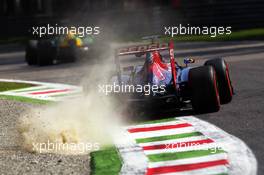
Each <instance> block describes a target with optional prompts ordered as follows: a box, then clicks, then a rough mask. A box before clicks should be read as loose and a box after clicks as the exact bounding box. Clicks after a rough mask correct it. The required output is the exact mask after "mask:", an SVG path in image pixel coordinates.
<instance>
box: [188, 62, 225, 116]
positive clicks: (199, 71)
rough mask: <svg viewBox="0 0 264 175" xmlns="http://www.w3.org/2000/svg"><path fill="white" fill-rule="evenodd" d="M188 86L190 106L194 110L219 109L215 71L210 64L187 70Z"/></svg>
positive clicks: (204, 111) (210, 110) (199, 111)
mask: <svg viewBox="0 0 264 175" xmlns="http://www.w3.org/2000/svg"><path fill="white" fill-rule="evenodd" d="M189 86H190V90H191V101H192V106H193V109H194V110H195V111H196V112H198V113H206V112H217V111H219V109H220V98H219V93H218V88H217V80H216V73H215V70H214V68H213V67H212V66H201V67H197V68H192V69H191V70H190V72H189Z"/></svg>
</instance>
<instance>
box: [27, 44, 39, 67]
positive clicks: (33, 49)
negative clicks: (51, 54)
mask: <svg viewBox="0 0 264 175" xmlns="http://www.w3.org/2000/svg"><path fill="white" fill-rule="evenodd" d="M37 45H38V41H37V40H29V41H28V43H27V46H26V57H25V60H26V62H27V64H28V65H35V64H37V56H38V53H37Z"/></svg>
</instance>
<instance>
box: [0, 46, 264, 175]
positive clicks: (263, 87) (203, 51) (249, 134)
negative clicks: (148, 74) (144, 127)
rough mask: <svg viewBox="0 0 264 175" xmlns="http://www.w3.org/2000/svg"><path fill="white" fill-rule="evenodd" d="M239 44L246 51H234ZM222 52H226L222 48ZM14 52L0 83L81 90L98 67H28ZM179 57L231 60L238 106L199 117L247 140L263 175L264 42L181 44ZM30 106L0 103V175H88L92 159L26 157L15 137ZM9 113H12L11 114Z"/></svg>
mask: <svg viewBox="0 0 264 175" xmlns="http://www.w3.org/2000/svg"><path fill="white" fill-rule="evenodd" d="M240 45H242V46H243V47H235V46H240ZM218 47H224V48H223V49H217V48H218ZM6 48H8V49H6ZM9 48H10V47H9V46H7V47H3V48H0V52H2V53H1V54H0V78H5V79H22V80H35V81H45V82H56V83H69V84H76V85H78V84H79V83H80V82H81V81H82V79H83V78H85V76H86V74H87V72H88V71H89V69H91V68H92V66H94V64H88V63H85V64H83V63H73V64H61V65H55V66H47V67H29V66H27V65H26V64H25V63H24V61H23V59H24V58H23V57H24V52H23V50H22V49H21V48H20V47H19V48H18V49H14V50H12V49H9ZM186 48H188V49H187V50H186ZM176 53H179V54H178V55H179V57H180V58H182V57H184V56H193V57H195V58H199V60H198V61H197V64H202V63H203V61H204V60H205V59H207V58H212V57H218V56H222V57H224V58H225V59H226V60H227V62H228V63H229V67H230V75H231V79H232V83H233V86H234V89H235V93H236V95H235V96H234V98H233V101H232V102H231V103H230V104H227V105H224V106H222V107H221V110H220V111H219V112H217V113H210V114H200V115H195V116H197V117H199V118H201V119H203V120H206V121H209V122H210V123H212V124H215V125H216V126H218V127H220V128H222V129H223V130H225V131H227V132H228V133H230V134H232V135H235V136H237V137H238V138H240V139H242V140H243V141H244V142H245V143H246V144H247V145H248V146H249V147H250V148H251V149H252V151H253V152H254V154H255V155H256V158H257V160H258V174H259V175H262V174H264V166H263V165H264V146H263V145H264V137H263V133H264V42H263V41H243V42H231V43H230V42H224V43H209V44H208V43H182V44H179V45H177V47H176ZM137 59H138V58H137ZM137 59H135V60H137ZM132 62H133V61H132ZM135 62H137V61H135ZM107 64H109V65H110V64H111V63H107ZM98 71H99V70H98ZM30 107H34V106H33V105H24V104H20V103H17V102H15V103H14V102H10V101H1V108H0V114H1V115H0V119H1V123H2V124H1V125H0V126H1V128H0V130H1V132H0V133H2V135H0V139H1V141H0V142H1V144H0V174H2V173H4V174H6V173H7V174H8V173H10V174H18V173H19V172H24V173H27V174H28V173H29V174H34V173H36V172H37V173H40V174H45V173H46V172H45V171H46V170H47V171H48V172H49V173H51V174H56V173H58V172H61V173H65V172H72V171H74V172H75V173H76V174H83V171H85V172H88V171H89V165H88V162H89V160H88V156H70V157H65V156H57V155H51V154H46V155H34V154H30V153H25V152H24V151H23V150H20V148H19V147H17V145H16V144H15V143H13V141H12V139H15V138H16V134H15V133H14V126H13V125H14V120H15V118H17V117H19V112H17V108H18V109H19V110H24V109H25V108H30ZM6 108H8V110H9V111H6V110H5V109H6ZM175 115H179V114H175ZM164 117H166V116H164ZM21 160H22V161H21ZM18 162H22V163H20V164H19V165H20V168H21V169H20V168H16V169H14V168H13V169H12V170H11V171H10V169H11V167H16V166H17V163H18ZM49 165H51V166H52V167H54V168H49V169H46V168H45V167H50V166H49ZM38 168H40V169H41V168H42V171H36V169H38ZM65 169H66V170H65Z"/></svg>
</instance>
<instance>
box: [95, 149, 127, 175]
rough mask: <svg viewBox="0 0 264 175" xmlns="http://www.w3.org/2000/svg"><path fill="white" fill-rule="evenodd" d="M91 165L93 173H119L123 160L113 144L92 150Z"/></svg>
mask: <svg viewBox="0 0 264 175" xmlns="http://www.w3.org/2000/svg"><path fill="white" fill-rule="evenodd" d="M90 166H91V174H92V175H105V174H109V175H115V174H116V175H117V174H119V172H120V170H121V167H122V161H121V158H120V156H119V154H118V152H117V150H116V148H115V147H114V146H113V147H108V148H105V149H103V150H99V151H95V152H92V153H91V163H90Z"/></svg>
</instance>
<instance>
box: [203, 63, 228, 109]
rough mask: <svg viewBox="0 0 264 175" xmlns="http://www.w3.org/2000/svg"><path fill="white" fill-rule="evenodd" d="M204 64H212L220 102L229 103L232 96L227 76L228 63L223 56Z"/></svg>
mask: <svg viewBox="0 0 264 175" xmlns="http://www.w3.org/2000/svg"><path fill="white" fill-rule="evenodd" d="M205 65H210V66H213V67H214V69H215V71H216V77H217V81H218V89H219V95H220V102H221V104H226V103H229V102H230V101H231V100H232V96H233V87H232V83H231V80H230V76H229V70H228V64H227V63H226V62H225V60H224V59H223V58H216V59H211V60H208V61H206V62H205Z"/></svg>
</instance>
